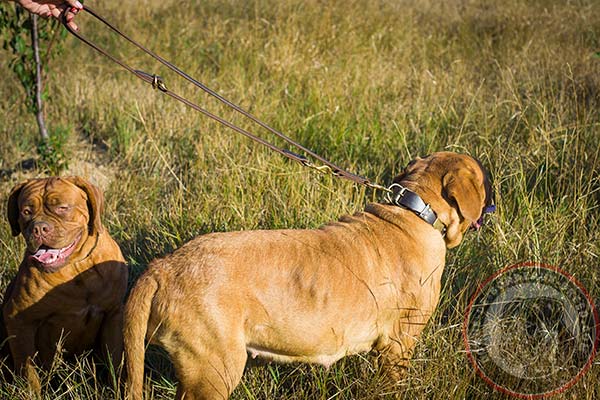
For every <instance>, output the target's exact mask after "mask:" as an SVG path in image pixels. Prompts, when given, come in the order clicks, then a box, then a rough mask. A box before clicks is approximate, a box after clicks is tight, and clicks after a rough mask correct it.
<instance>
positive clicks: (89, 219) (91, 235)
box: [2, 177, 128, 392]
mask: <svg viewBox="0 0 600 400" xmlns="http://www.w3.org/2000/svg"><path fill="white" fill-rule="evenodd" d="M103 205H104V197H103V195H102V193H101V192H100V190H99V189H98V188H97V187H95V186H94V185H92V184H91V183H89V182H87V181H85V180H84V179H82V178H79V177H67V178H47V179H32V180H28V181H26V182H24V183H21V184H20V185H17V186H16V187H15V188H14V189H13V190H12V192H11V194H10V197H9V200H8V220H9V222H10V226H11V228H12V233H13V235H14V236H17V235H19V234H22V235H23V237H24V238H25V242H26V245H27V249H26V251H25V256H24V259H23V261H22V263H21V265H20V267H19V271H18V272H17V276H16V277H15V278H14V279H13V280H12V282H11V283H10V284H9V286H8V288H7V291H6V294H5V295H4V303H3V306H2V312H3V317H4V324H5V328H6V334H7V335H8V338H9V341H8V342H9V345H10V353H11V355H12V361H13V364H14V369H15V371H16V372H17V373H18V374H23V375H25V376H26V377H27V379H28V381H29V383H30V385H31V387H32V388H33V389H34V390H35V391H37V392H39V390H40V384H39V379H38V377H37V374H36V373H35V370H34V369H33V365H34V363H35V364H37V365H39V366H41V367H48V366H49V365H50V364H51V363H52V360H53V357H54V355H55V353H56V351H57V345H58V344H59V342H60V343H61V346H60V349H61V350H64V351H65V353H66V354H80V353H82V352H83V351H86V350H89V349H94V348H96V349H98V350H101V351H103V352H106V351H108V353H109V354H110V356H111V357H112V360H111V361H113V363H115V364H113V365H115V367H117V366H118V363H119V362H120V359H121V356H122V351H123V345H122V318H123V299H124V296H125V291H126V289H127V275H128V274H127V266H126V265H125V260H124V259H123V256H122V255H121V250H120V249H119V246H118V245H117V244H116V243H115V241H114V240H113V239H112V238H111V237H110V236H109V234H108V233H107V232H106V230H105V229H104V227H103V226H102V222H101V220H100V217H101V214H102V211H103Z"/></svg>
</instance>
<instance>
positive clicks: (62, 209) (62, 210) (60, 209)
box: [54, 205, 71, 214]
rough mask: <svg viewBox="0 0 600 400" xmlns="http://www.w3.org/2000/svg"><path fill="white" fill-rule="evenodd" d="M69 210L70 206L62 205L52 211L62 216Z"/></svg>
mask: <svg viewBox="0 0 600 400" xmlns="http://www.w3.org/2000/svg"><path fill="white" fill-rule="evenodd" d="M70 209H71V207H70V206H67V205H63V206H57V207H56V208H55V209H54V211H55V212H57V213H59V214H64V213H66V212H68V211H69V210H70Z"/></svg>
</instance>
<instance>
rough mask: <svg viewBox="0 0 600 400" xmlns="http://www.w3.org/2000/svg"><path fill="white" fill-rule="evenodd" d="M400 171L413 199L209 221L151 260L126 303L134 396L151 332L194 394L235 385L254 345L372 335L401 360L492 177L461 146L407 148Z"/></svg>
mask: <svg viewBox="0 0 600 400" xmlns="http://www.w3.org/2000/svg"><path fill="white" fill-rule="evenodd" d="M395 183H396V184H397V185H394V188H395V193H394V196H392V197H393V199H394V200H393V202H394V203H397V204H402V205H406V207H408V208H412V210H409V209H407V208H404V206H403V207H401V206H398V205H394V204H379V203H377V204H369V205H368V206H367V207H366V209H365V211H364V212H361V213H357V214H355V215H353V216H345V217H342V218H341V219H340V220H339V221H338V222H334V223H330V224H328V225H325V226H323V227H322V228H320V229H315V230H275V231H248V232H233V233H214V234H209V235H205V236H201V237H198V238H196V239H194V240H192V241H190V242H189V243H187V244H185V245H184V246H183V247H181V248H180V249H178V250H177V251H175V252H174V253H173V254H171V255H169V256H167V257H165V258H163V259H159V260H155V261H153V262H152V263H151V265H150V267H149V268H148V270H147V271H146V272H145V273H144V275H143V276H142V277H141V278H140V279H139V280H138V282H137V284H136V286H135V288H134V289H133V291H132V293H131V295H130V298H129V300H128V302H127V305H126V308H125V328H124V340H125V354H126V362H127V372H128V376H129V383H128V392H129V395H130V397H131V398H133V399H136V400H138V399H141V398H142V383H143V365H144V348H145V347H144V339H148V340H149V341H150V342H151V343H155V344H159V345H160V346H162V347H164V348H165V349H166V351H167V352H168V353H169V356H170V358H171V360H172V361H173V363H174V366H175V369H176V371H177V375H178V378H179V381H180V383H179V387H178V390H177V398H178V399H182V398H184V397H185V399H186V400H191V399H226V398H228V396H229V395H230V394H231V392H232V391H233V389H234V388H235V387H236V385H237V384H238V383H239V381H240V378H241V376H242V373H243V371H244V366H245V364H246V360H247V356H248V355H250V356H251V357H260V358H264V359H267V360H274V361H281V362H290V361H301V362H311V363H319V364H323V365H326V366H328V365H331V364H332V363H334V362H335V361H336V360H339V359H340V358H342V357H344V356H346V355H349V354H355V353H358V352H365V351H369V350H371V349H376V350H378V351H380V352H381V353H382V354H383V358H384V360H385V364H387V365H388V366H389V367H392V370H394V369H395V370H398V369H400V370H401V369H403V368H404V367H405V366H406V364H407V362H408V359H409V358H410V356H411V353H412V348H413V346H414V344H415V341H416V339H417V338H418V336H419V334H420V332H421V330H422V329H423V327H424V325H425V324H426V322H427V321H428V319H429V317H430V316H431V314H432V313H433V311H434V309H435V307H436V305H437V302H438V298H439V295H440V286H441V283H440V279H441V276H442V271H443V268H444V263H445V255H446V248H447V247H448V248H450V247H454V246H456V245H458V244H459V242H460V241H461V239H462V236H463V233H464V232H465V231H466V230H467V229H468V228H469V227H471V226H473V227H478V226H479V225H480V223H481V219H482V215H483V213H484V208H485V207H486V206H487V205H490V204H491V198H492V195H491V193H492V191H491V186H490V183H489V179H488V178H487V173H486V172H485V171H484V170H483V168H482V167H481V165H480V164H479V163H478V162H477V161H476V160H474V159H473V158H471V157H468V156H465V155H459V154H454V153H435V154H433V155H431V156H429V157H427V158H423V159H417V160H415V161H413V162H411V163H410V164H409V166H408V167H407V169H406V170H405V171H404V173H403V174H402V175H401V176H399V177H397V178H396V179H395ZM400 185H402V186H403V187H405V188H407V189H410V190H403V189H402V187H400ZM415 193H416V194H418V196H420V199H418V198H417V196H416V195H415ZM421 200H422V201H421ZM423 201H424V202H423ZM425 203H428V204H429V206H430V208H428V207H426V206H425ZM419 205H420V206H419ZM417 206H418V209H417V208H416V207H417ZM422 206H425V207H422ZM430 209H431V210H433V211H430ZM417 211H418V212H419V213H420V214H421V217H420V216H418V215H417V213H416V212H417ZM436 213H437V215H436ZM436 217H437V219H436ZM432 225H433V226H432ZM434 227H435V228H434ZM436 228H437V229H438V230H436ZM444 232H445V234H444Z"/></svg>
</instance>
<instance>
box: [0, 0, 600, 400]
mask: <svg viewBox="0 0 600 400" xmlns="http://www.w3.org/2000/svg"><path fill="white" fill-rule="evenodd" d="M87 4H89V5H90V6H91V7H93V8H94V9H96V11H99V12H100V13H101V14H102V15H104V16H106V17H107V18H108V19H109V20H110V21H112V22H114V23H115V24H116V25H117V26H119V27H121V28H122V29H123V30H124V31H126V32H128V33H130V34H131V35H132V36H133V37H134V38H136V39H138V40H140V41H141V42H142V43H144V44H146V45H147V46H148V47H149V48H151V49H154V50H155V51H156V52H158V53H159V54H161V55H162V56H163V57H165V58H167V59H169V60H171V61H172V62H173V63H175V64H176V65H178V66H180V67H181V68H182V69H184V70H185V71H186V72H188V73H189V74H190V75H191V76H193V77H195V78H197V79H199V80H201V81H202V82H204V83H205V84H207V85H208V86H209V87H211V88H212V89H214V90H217V91H218V92H220V93H221V94H223V95H224V96H225V97H227V98H229V99H230V100H232V101H233V102H236V103H239V104H240V105H242V106H243V107H245V108H247V109H249V110H250V111H251V112H252V113H254V114H255V115H257V116H259V117H260V118H261V119H263V120H265V121H267V122H268V123H270V124H272V125H273V126H274V127H276V128H278V129H280V130H282V131H284V132H287V133H288V134H289V135H290V136H291V137H293V138H294V139H296V140H297V141H299V142H300V143H302V144H304V145H305V146H307V147H309V148H311V149H313V150H314V151H316V152H317V153H319V154H321V155H323V156H325V157H326V158H328V159H330V160H331V161H333V162H335V163H337V164H339V165H341V166H343V167H346V168H348V169H349V170H351V171H354V172H357V173H359V174H362V175H365V176H367V177H369V178H371V179H373V180H375V181H377V182H380V183H382V184H386V183H389V182H390V180H391V178H392V177H393V175H394V174H396V173H397V172H399V171H400V170H401V168H402V167H403V166H404V165H405V164H406V163H407V162H408V161H409V160H411V158H413V157H415V156H417V155H425V154H428V153H430V152H433V151H438V150H451V151H459V152H464V153H468V154H471V155H474V156H476V157H478V158H479V159H480V160H481V161H482V162H483V163H484V164H485V165H486V166H488V168H489V169H490V170H491V172H492V174H493V176H494V178H495V179H494V188H495V191H496V202H497V205H498V212H497V213H496V214H495V215H494V216H493V218H491V219H490V220H489V221H488V224H487V225H486V226H485V228H484V229H483V230H481V231H479V232H477V233H471V234H469V235H468V236H467V238H466V240H465V241H464V242H463V243H462V244H461V245H460V246H459V247H458V248H456V249H454V250H451V251H450V252H449V255H448V258H447V264H446V269H445V272H444V278H443V292H442V299H441V302H440V305H439V308H438V310H437V313H436V314H435V316H434V317H433V318H432V320H431V321H430V324H429V325H428V327H427V329H426V330H425V332H424V334H423V336H422V338H421V340H420V342H419V344H418V347H417V349H416V354H415V357H414V360H413V362H412V364H411V366H410V369H409V373H408V375H407V377H406V378H405V379H403V380H402V381H401V382H399V383H398V385H397V386H396V387H395V388H391V389H390V388H389V387H387V386H386V385H385V384H384V380H383V379H382V377H381V375H382V374H381V371H380V370H379V369H378V368H377V366H376V365H377V363H376V356H373V355H364V356H354V357H349V358H346V359H344V360H342V361H340V362H338V363H337V364H335V365H334V366H333V367H332V368H330V369H329V370H325V369H323V368H322V367H319V366H311V365H265V366H258V367H253V368H250V369H249V370H248V371H247V372H246V374H245V376H244V379H243V382H242V384H241V385H240V386H239V387H238V389H237V390H236V391H235V393H234V395H233V398H234V399H298V400H300V399H304V400H308V399H323V400H324V399H375V398H389V399H393V398H407V399H448V398H453V399H454V398H456V399H464V398H466V399H479V398H506V396H505V395H501V394H499V393H496V392H494V391H493V390H492V389H490V388H489V387H488V386H487V385H486V384H485V383H484V382H483V381H482V380H481V379H480V378H479V377H477V375H476V374H475V372H474V371H473V370H472V368H471V367H470V365H469V363H468V361H467V358H466V356H465V346H464V344H463V342H462V336H461V324H462V321H463V318H464V313H465V310H466V308H467V302H468V299H469V297H470V296H471V295H472V294H473V293H474V292H475V290H476V288H477V285H478V284H480V283H481V282H483V281H484V279H485V278H486V277H487V276H489V275H490V274H492V273H494V272H495V271H498V270H500V269H502V268H503V267H506V266H508V265H511V264H514V263H516V262H519V261H526V260H533V261H539V262H545V263H549V264H553V265H557V266H560V267H561V268H562V269H564V270H565V271H567V272H569V273H570V274H572V275H574V276H575V277H576V278H577V279H578V280H580V281H581V282H582V283H583V284H584V285H585V286H586V287H587V289H588V291H589V292H590V293H591V295H592V296H593V297H594V298H597V296H598V295H599V294H600V285H599V283H598V282H599V275H600V273H599V272H600V269H599V266H600V259H599V257H600V213H599V212H598V207H599V205H600V133H599V132H600V118H599V117H600V114H599V106H600V57H599V55H598V53H597V52H598V51H600V8H599V7H598V5H597V2H594V1H586V0H576V1H570V2H564V1H559V0H544V1H539V0H535V1H522V0H508V1H484V0H449V1H439V2H438V1H431V0H423V1H416V2H411V1H366V0H350V1H338V0H333V1H316V0H308V1H295V0H279V1H275V0H253V1H249V2H242V1H233V0H225V1H216V0H205V1H201V2H189V3H180V2H175V1H171V0H163V1H158V0H142V1H136V2H122V1H113V0H105V1H102V2H97V3H91V2H88V3H87ZM78 23H79V25H80V27H81V29H82V32H83V33H84V34H86V35H87V36H89V37H91V38H93V39H94V40H96V41H98V42H99V43H101V44H103V45H105V46H106V47H107V48H108V49H110V51H111V52H113V53H114V54H117V55H119V56H121V57H123V58H124V59H126V60H128V61H129V62H130V63H131V64H132V65H134V66H135V68H138V69H142V70H144V71H146V72H149V73H158V74H160V75H162V76H163V78H164V79H165V81H166V84H167V86H168V87H169V88H170V89H172V90H174V91H177V92H179V93H181V94H183V95H185V96H188V97H189V98H190V99H193V100H194V101H197V102H199V103H200V104H202V105H203V106H204V107H206V108H207V109H209V110H211V111H213V112H215V113H216V114H219V115H222V116H224V117H226V118H228V119H231V120H232V121H233V122H235V123H238V124H240V125H241V126H243V127H246V128H248V129H250V130H251V131H253V132H256V133H259V131H257V130H256V129H255V128H253V127H252V125H250V124H248V123H247V122H246V121H244V120H243V119H242V118H240V117H238V116H236V115H234V114H233V113H232V112H230V111H228V110H227V109H225V108H224V107H223V106H221V105H220V104H218V103H217V102H216V101H214V100H213V99H211V98H209V97H207V96H205V95H203V94H202V93H200V92H198V91H196V90H195V89H194V88H193V87H190V86H189V85H188V84H186V83H185V82H184V81H182V80H178V79H177V78H176V77H175V76H173V75H172V74H171V73H169V72H167V71H166V70H164V69H163V68H159V67H158V66H156V65H154V64H152V63H151V62H150V60H149V59H147V58H145V57H143V56H142V55H141V54H140V53H138V52H136V51H134V50H133V49H132V48H131V47H129V46H127V45H126V44H125V43H124V42H122V41H118V40H117V39H116V38H115V37H113V36H111V35H109V34H108V33H107V32H106V30H104V29H101V28H100V27H99V26H98V25H97V24H95V23H94V22H93V21H92V20H91V18H89V17H86V16H82V17H80V18H79V19H78ZM65 45H66V49H65V51H64V52H63V54H62V55H61V57H60V58H59V59H54V60H53V61H52V64H51V65H50V67H49V74H48V86H49V91H50V95H51V98H50V100H49V102H48V103H47V110H46V113H47V118H48V121H49V124H50V127H51V129H63V130H66V131H67V132H68V133H69V140H68V143H67V155H68V158H69V166H70V169H69V171H67V172H66V173H71V174H80V175H84V176H86V177H88V178H89V179H90V180H92V181H93V182H95V183H97V184H98V185H100V186H101V187H102V189H104V191H105V195H106V200H107V207H106V208H107V211H106V214H105V216H104V222H105V225H106V226H107V228H108V230H109V231H110V232H111V234H112V235H113V236H114V237H115V238H116V240H117V241H118V243H119V244H120V246H121V248H122V250H123V253H124V255H125V257H126V259H127V261H128V263H129V265H130V268H131V282H132V283H133V281H134V280H135V278H136V277H137V276H138V275H139V274H140V273H141V271H143V270H144V268H145V266H146V265H147V264H148V262H149V261H150V260H151V259H153V258H154V257H156V256H160V255H164V254H165V253H167V252H170V251H172V250H173V249H175V248H177V247H178V246H180V245H181V244H183V243H184V242H186V241H187V240H189V239H190V238H192V237H194V236H196V235H198V234H202V233H206V232H213V231H230V230H240V229H254V228H267V229H270V228H281V227H287V228H301V227H302V228H304V227H317V226H319V225H321V224H323V223H325V222H327V221H330V220H334V219H337V218H338V217H339V216H340V215H342V214H344V213H351V212H353V211H355V210H360V209H362V207H363V206H364V205H365V203H366V202H368V201H371V200H373V199H376V198H378V196H379V195H380V194H379V193H371V192H370V191H365V190H364V189H363V188H361V187H358V186H356V185H353V184H351V183H349V182H347V181H344V180H340V179H336V178H333V177H330V176H325V175H319V174H316V173H314V172H311V171H309V170H307V169H304V168H302V167H301V166H299V165H296V164H294V163H292V162H289V161H286V160H285V159H283V158H282V157H281V156H279V155H277V154H275V153H272V152H269V151H268V150H266V149H265V148H263V147H260V146H259V145H256V144H254V143H252V142H250V141H249V140H247V139H245V138H243V137H242V136H240V135H237V134H235V133H234V132H232V131H230V130H228V129H227V128H224V127H222V126H219V125H217V124H216V123H214V122H212V121H210V120H209V119H207V118H204V117H202V116H201V115H199V114H197V113H195V112H193V111H192V110H190V109H187V108H185V107H184V106H181V105H179V104H177V103H176V102H175V101H173V100H171V99H169V98H167V97H165V96H161V94H160V93H158V92H154V91H152V89H151V88H150V87H148V86H147V85H145V84H143V83H142V82H141V81H139V80H137V79H136V78H135V77H133V76H132V75H129V74H128V73H127V72H124V71H123V70H122V69H120V68H119V67H118V66H116V65H115V64H112V63H110V62H109V61H108V60H106V59H104V58H102V57H101V56H100V55H98V54H97V53H95V52H93V50H91V49H89V48H87V47H85V46H84V45H83V44H82V43H80V42H78V41H76V39H74V38H72V37H69V38H67V39H66V42H65ZM8 56H9V55H8V53H7V52H5V51H2V50H0V60H2V62H0V73H1V74H2V76H4V77H5V78H4V79H2V80H0V94H1V96H0V143H1V145H0V169H12V168H14V166H15V165H17V164H18V163H19V162H20V161H22V160H23V159H27V158H31V157H34V156H35V143H36V140H37V130H36V125H35V119H34V118H33V116H32V115H30V114H28V113H27V111H26V110H25V107H24V105H23V103H24V98H25V95H24V93H23V91H22V89H21V87H20V85H19V83H18V82H17V81H16V80H15V79H13V75H12V72H11V71H10V70H9V69H8V66H7V62H5V60H7V59H8ZM274 142H275V143H277V144H280V145H283V143H282V142H281V141H278V140H275V139H274ZM43 175H44V171H43V170H33V171H21V170H18V171H16V172H15V173H14V174H12V175H11V176H10V177H8V178H4V179H3V180H2V181H1V182H0V204H1V205H0V211H1V213H2V215H4V214H5V207H6V206H5V204H6V198H7V196H8V193H9V191H10V188H11V187H12V186H13V185H14V184H16V183H17V182H19V181H21V180H23V179H25V178H28V177H32V176H43ZM23 250H24V245H23V241H22V239H21V238H18V239H15V238H12V237H11V235H10V229H9V226H8V223H2V224H0V266H1V275H0V278H1V279H0V288H2V289H3V288H4V287H5V286H6V285H7V283H8V281H9V280H10V279H11V278H12V277H13V276H14V274H15V272H16V268H17V266H18V263H19V262H20V259H21V257H22V253H23ZM94 368H95V367H94V366H93V365H92V364H91V363H90V362H89V360H88V359H86V358H84V359H82V360H81V361H80V362H77V363H70V364H64V363H60V362H59V363H57V366H56V370H55V371H54V374H53V378H52V383H51V384H48V385H47V386H46V387H45V392H44V396H43V398H44V399H61V400H62V399H95V398H98V399H110V398H118V397H119V396H120V394H121V391H120V389H119V386H118V385H115V384H111V383H110V381H111V380H110V379H98V378H97V374H96V373H95V369H94ZM148 368H149V373H148V374H147V375H148V376H150V377H151V379H152V380H151V382H150V384H149V385H147V386H146V388H147V390H148V393H149V398H151V399H168V398H172V396H173V395H174V393H175V385H176V379H175V377H174V375H173V371H172V369H171V367H170V365H169V362H168V360H167V359H166V358H165V357H164V356H163V355H161V354H160V353H159V352H157V351H155V350H153V351H152V354H151V355H150V356H149V357H148ZM150 371H151V372H150ZM100 375H101V374H100ZM599 375H600V371H599V369H598V366H597V365H594V366H592V368H591V370H590V371H589V373H588V374H587V375H585V376H584V377H583V379H581V380H580V381H579V382H578V383H577V385H576V386H574V387H572V388H571V389H570V390H568V391H567V392H566V393H563V394H561V395H558V396H557V398H564V399H596V398H600V387H599V386H598V384H597V381H598V379H599V378H600V377H599ZM0 398H1V399H28V398H29V397H28V394H27V391H26V390H25V386H24V385H23V384H22V383H20V382H16V383H12V384H6V383H5V384H2V385H1V387H0Z"/></svg>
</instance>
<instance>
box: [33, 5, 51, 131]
mask: <svg viewBox="0 0 600 400" xmlns="http://www.w3.org/2000/svg"><path fill="white" fill-rule="evenodd" d="M31 43H32V45H33V56H34V59H35V102H36V107H35V108H36V110H35V118H36V119H37V123H38V127H39V128H40V136H41V137H42V140H43V141H48V130H47V129H46V122H45V120H44V109H43V102H42V63H41V61H40V41H39V37H38V16H37V15H35V14H32V15H31Z"/></svg>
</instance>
